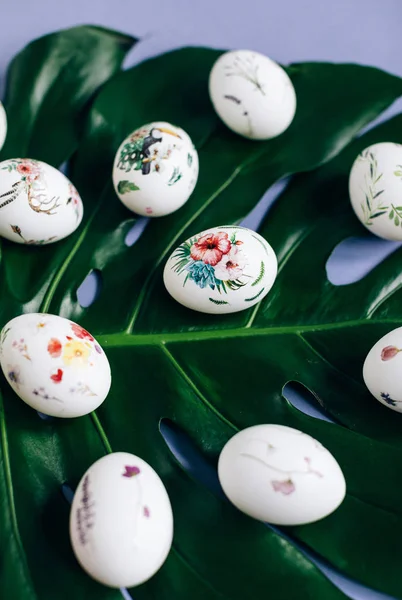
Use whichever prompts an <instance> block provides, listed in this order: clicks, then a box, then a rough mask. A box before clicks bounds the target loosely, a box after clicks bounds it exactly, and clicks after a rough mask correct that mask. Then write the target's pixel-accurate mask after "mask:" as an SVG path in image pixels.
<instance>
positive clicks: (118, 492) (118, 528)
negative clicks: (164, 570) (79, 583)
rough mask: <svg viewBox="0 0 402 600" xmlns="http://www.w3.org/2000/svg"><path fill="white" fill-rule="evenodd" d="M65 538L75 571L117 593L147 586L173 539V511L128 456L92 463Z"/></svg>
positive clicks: (157, 482) (156, 481) (145, 467)
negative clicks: (74, 560)
mask: <svg viewBox="0 0 402 600" xmlns="http://www.w3.org/2000/svg"><path fill="white" fill-rule="evenodd" d="M70 538H71V544H72V547H73V551H74V554H75V556H76V558H77V560H78V562H79V563H80V565H81V566H82V568H83V569H84V570H85V571H86V572H87V573H88V574H89V575H90V576H91V577H93V578H94V579H96V580H97V581H99V582H100V583H103V584H104V585H108V586H110V587H114V588H120V587H133V586H137V585H140V584H142V583H144V582H145V581H147V580H148V579H149V578H150V577H152V576H153V575H154V574H155V573H156V572H157V571H158V570H159V569H160V567H161V566H162V565H163V563H164V562H165V560H166V558H167V556H168V554H169V551H170V547H171V545H172V538H173V514H172V508H171V505H170V500H169V496H168V494H167V492H166V489H165V486H164V485H163V483H162V481H161V479H160V477H159V476H158V474H157V473H156V472H155V471H154V469H153V468H152V467H151V466H150V465H149V464H148V463H147V462H145V461H144V460H143V459H141V458H140V457H139V456H135V455H134V454H128V453H127V452H114V453H112V454H108V455H107V456H104V457H102V458H100V459H99V460H97V461H96V462H95V463H94V464H93V465H91V466H90V467H89V469H88V470H87V471H86V473H84V475H83V477H82V479H81V481H80V483H79V484H78V487H77V490H76V492H75V495H74V500H73V503H72V506H71V513H70Z"/></svg>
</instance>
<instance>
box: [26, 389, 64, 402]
mask: <svg viewBox="0 0 402 600" xmlns="http://www.w3.org/2000/svg"><path fill="white" fill-rule="evenodd" d="M32 393H33V395H34V396H38V397H39V398H42V399H43V400H54V401H55V402H60V403H61V404H63V400H60V398H57V397H56V396H52V395H51V394H48V393H47V391H46V389H45V388H44V387H40V388H35V389H34V390H33V391H32Z"/></svg>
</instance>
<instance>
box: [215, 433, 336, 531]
mask: <svg viewBox="0 0 402 600" xmlns="http://www.w3.org/2000/svg"><path fill="white" fill-rule="evenodd" d="M218 475H219V480H220V482H221V485H222V488H223V491H224V492H225V494H226V496H227V497H228V498H229V500H230V501H231V502H232V503H233V504H234V505H235V506H236V507H237V508H238V509H239V510H241V511H243V512H244V513H246V514H247V515H249V516H250V517H254V518H255V519H258V520H260V521H266V522H268V523H272V524H275V525H302V524H304V523H312V522H314V521H318V520H319V519H322V518H324V517H326V516H327V515H329V514H330V513H332V512H333V511H334V510H335V509H336V508H338V506H339V505H340V504H341V502H342V501H343V499H344V497H345V493H346V484H345V478H344V476H343V473H342V471H341V468H340V467H339V465H338V463H337V462H336V460H335V458H334V457H333V456H332V454H330V452H328V450H326V449H325V448H324V447H323V446H322V445H321V444H320V443H319V442H317V441H316V440H315V439H314V438H312V437H310V436H309V435H306V434H305V433H302V432H301V431H298V430H297V429H293V428H291V427H284V426H282V425H256V426H254V427H248V428H247V429H243V431H240V432H239V433H237V434H236V435H234V436H233V437H232V438H231V439H230V440H229V441H228V442H227V444H226V445H225V446H224V448H223V450H222V452H221V454H220V457H219V463H218Z"/></svg>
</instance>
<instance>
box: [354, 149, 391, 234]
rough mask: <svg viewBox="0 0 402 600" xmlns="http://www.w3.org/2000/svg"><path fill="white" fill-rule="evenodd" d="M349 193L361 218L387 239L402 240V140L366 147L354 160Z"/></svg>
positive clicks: (374, 231)
mask: <svg viewBox="0 0 402 600" xmlns="http://www.w3.org/2000/svg"><path fill="white" fill-rule="evenodd" d="M349 195H350V201H351V204H352V208H353V210H354V212H355V213H356V216H357V218H358V219H359V221H360V222H361V223H362V224H363V225H364V226H365V227H367V229H368V230H369V231H371V232H372V233H374V234H375V235H378V236H379V237H382V238H385V239H387V240H399V241H401V240H402V144H395V143H394V142H381V143H379V144H373V145H372V146H369V147H368V148H365V149H364V150H363V151H362V152H361V153H360V154H359V156H358V157H357V158H356V160H355V161H354V163H353V166H352V169H351V171H350V176H349Z"/></svg>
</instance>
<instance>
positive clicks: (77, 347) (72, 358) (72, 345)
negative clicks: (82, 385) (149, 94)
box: [62, 340, 91, 367]
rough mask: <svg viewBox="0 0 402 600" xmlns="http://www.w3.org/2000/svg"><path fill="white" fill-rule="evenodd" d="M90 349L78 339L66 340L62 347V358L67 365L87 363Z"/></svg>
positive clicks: (77, 365)
mask: <svg viewBox="0 0 402 600" xmlns="http://www.w3.org/2000/svg"><path fill="white" fill-rule="evenodd" d="M90 353H91V351H90V349H89V348H88V346H86V345H85V344H84V343H82V342H79V341H78V340H70V341H68V342H67V343H66V344H65V346H64V349H63V354H62V359H63V362H64V364H65V365H66V366H68V367H81V366H84V365H86V364H87V362H88V357H89V355H90Z"/></svg>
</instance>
